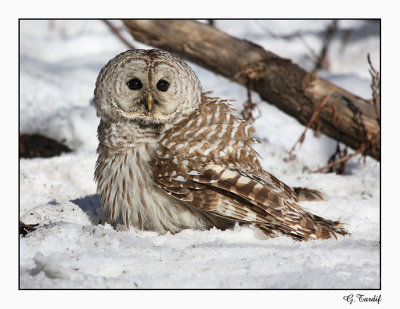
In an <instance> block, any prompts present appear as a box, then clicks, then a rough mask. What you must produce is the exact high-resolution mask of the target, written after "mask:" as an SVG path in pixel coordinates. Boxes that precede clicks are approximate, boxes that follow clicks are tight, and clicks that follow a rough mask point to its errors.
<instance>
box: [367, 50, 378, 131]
mask: <svg viewBox="0 0 400 309" xmlns="http://www.w3.org/2000/svg"><path fill="white" fill-rule="evenodd" d="M367 59H368V64H369V67H370V69H369V74H371V77H372V84H371V89H372V101H373V103H374V106H375V111H376V115H377V117H378V122H379V124H380V123H381V100H380V87H379V86H380V83H381V79H380V74H379V72H377V71H376V70H375V68H374V66H373V65H372V61H371V58H370V55H369V54H368V55H367Z"/></svg>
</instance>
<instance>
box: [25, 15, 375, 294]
mask: <svg viewBox="0 0 400 309" xmlns="http://www.w3.org/2000/svg"><path fill="white" fill-rule="evenodd" d="M329 23H330V21H327V20H320V21H319V20H308V21H301V20H293V21H292V20H284V21H282V20H281V21H273V20H270V21H262V20H257V21H246V20H240V21H239V20H226V21H217V27H218V28H220V29H222V30H224V31H226V32H228V33H230V34H231V35H234V36H237V37H240V38H246V39H248V40H251V41H253V42H255V43H257V44H259V45H262V46H263V47H264V48H266V49H269V50H271V51H272V52H274V53H276V54H279V55H281V56H283V57H287V58H290V59H292V60H293V61H294V62H296V63H298V64H299V65H300V66H302V67H304V68H306V69H310V68H312V62H311V61H310V59H311V58H310V52H309V48H308V47H306V46H305V44H304V41H303V40H302V39H299V38H298V37H296V36H293V34H294V33H296V32H301V33H303V39H304V40H305V41H306V42H307V44H308V45H309V46H310V47H312V48H313V49H314V50H316V51H319V49H320V48H321V42H322V41H321V38H322V36H321V33H322V31H323V30H324V29H325V27H326V26H327V25H329ZM339 27H340V29H341V30H343V31H344V30H352V31H351V32H350V38H349V39H348V41H347V43H346V44H345V45H344V44H342V41H341V40H340V39H339V38H335V40H334V41H333V43H332V49H331V51H330V61H331V71H330V72H322V73H321V74H320V75H321V76H323V77H324V78H326V79H329V80H331V81H333V82H334V83H336V84H338V85H340V86H342V87H344V88H346V89H347V90H349V91H352V92H354V93H355V94H357V95H359V96H361V97H364V98H371V90H370V78H369V73H368V64H367V59H366V54H367V53H370V55H371V59H372V62H373V63H374V66H375V68H377V70H379V69H380V64H379V57H380V55H379V53H380V46H379V24H369V23H366V22H364V21H350V20H347V21H343V22H342V21H341V22H339ZM266 29H267V30H269V31H270V33H269V32H268V31H266ZM20 31H21V32H20V89H21V92H20V132H21V133H40V134H43V135H45V136H48V137H51V138H54V139H56V140H58V141H60V142H64V143H65V144H66V145H67V146H68V147H70V148H71V149H73V150H74V151H73V152H71V153H68V154H62V155H61V156H58V157H53V158H48V159H42V158H37V159H20V219H21V220H22V221H23V222H25V223H27V224H34V223H40V226H39V228H38V229H37V230H36V231H35V232H32V233H29V234H28V235H27V236H26V237H21V238H20V261H19V262H20V287H21V288H23V289H25V288H133V289H135V288H263V289H269V288H274V289H281V288H297V289H299V288H306V289H308V288H323V289H325V288H335V289H377V288H379V287H380V164H379V162H377V161H375V160H373V159H371V158H367V160H366V162H365V164H364V162H363V160H359V159H358V158H354V159H352V160H351V162H349V164H348V168H347V171H346V174H345V175H336V174H322V173H310V172H308V171H310V170H311V171H312V170H315V169H317V168H318V167H321V166H323V165H325V164H326V162H327V160H328V158H329V157H330V155H331V154H332V153H333V152H334V150H335V149H336V142H335V141H333V140H331V139H330V138H328V137H326V136H323V135H322V136H320V137H318V138H316V137H314V136H313V133H312V132H308V133H307V136H306V139H305V142H304V143H303V145H301V146H300V147H298V148H297V149H296V151H295V152H294V154H295V157H294V158H291V159H289V155H288V151H289V150H290V148H291V147H292V146H293V144H294V143H295V142H296V140H297V139H298V137H299V136H300V135H301V133H302V132H303V130H304V127H303V126H302V125H300V124H299V123H298V122H297V121H296V120H295V119H293V118H291V117H289V116H288V115H286V114H284V113H283V112H281V111H279V110H278V109H277V108H276V107H274V106H272V105H269V104H266V103H261V100H260V98H259V97H258V95H257V94H256V93H253V94H252V97H253V101H255V102H260V104H258V108H259V114H260V117H259V118H258V119H257V120H256V123H255V128H256V138H257V139H259V140H261V141H262V142H263V143H262V144H260V145H257V147H256V150H257V152H258V153H259V154H260V155H261V156H262V157H263V158H264V160H263V166H264V168H265V169H266V170H268V171H270V172H272V173H273V174H274V175H275V176H277V177H278V178H280V179H282V180H283V181H285V182H286V183H288V184H290V185H292V186H305V187H310V188H315V189H319V190H322V191H323V192H324V193H325V194H326V195H327V197H328V200H327V201H321V202H313V203H311V202H308V203H302V205H303V206H304V208H306V209H308V210H310V211H312V212H313V213H315V214H317V215H320V216H323V217H326V218H330V219H335V220H341V221H342V222H344V223H345V224H346V225H345V227H346V228H347V230H348V231H349V232H350V233H351V234H352V235H351V236H349V237H342V238H340V239H339V240H338V241H336V240H327V241H309V242H295V241H293V240H292V239H290V238H288V237H285V236H282V237H278V238H274V239H270V238H268V237H267V236H265V235H264V234H263V233H262V232H260V231H258V230H257V229H255V228H253V227H251V226H239V225H236V226H235V227H234V228H233V229H231V230H226V231H220V230H218V229H215V228H214V229H211V230H208V231H194V230H184V231H182V232H180V233H178V234H175V235H171V234H165V235H159V234H157V233H156V232H151V231H139V230H136V229H131V230H129V231H126V230H124V229H122V228H121V229H119V228H117V229H114V228H113V227H112V226H111V225H109V224H108V223H105V219H106V215H105V214H104V213H103V211H102V209H101V205H100V202H99V201H98V197H97V195H96V194H95V193H96V185H95V183H94V180H93V172H94V165H95V160H96V154H95V150H96V147H97V138H96V128H97V125H98V122H99V120H98V118H97V117H96V112H95V109H94V106H93V103H92V98H93V89H94V83H95V80H96V77H97V74H98V72H99V70H100V69H101V67H102V66H103V65H104V64H105V63H106V62H107V61H108V60H109V59H111V58H112V57H114V56H115V55H116V54H118V53H120V52H122V51H124V50H126V47H125V46H124V45H122V43H121V42H120V41H118V39H116V38H115V37H114V36H113V35H112V34H111V33H110V32H109V30H108V28H107V27H106V26H105V24H104V23H102V22H101V21H96V20H83V21H73V20H63V21H55V20H53V21H45V20H34V21H28V20H23V21H21V24H20ZM362 31H364V32H367V33H368V35H367V36H364V37H363V36H361V33H362ZM271 33H273V35H271ZM126 37H127V38H128V39H130V37H129V35H127V34H126ZM133 44H134V45H135V46H137V47H146V46H144V45H143V44H140V43H139V42H133ZM191 65H192V67H193V68H194V70H195V72H196V73H197V74H198V76H199V78H200V81H201V82H202V85H203V89H204V90H205V91H208V90H212V91H213V92H212V95H213V96H220V97H222V98H226V99H232V100H235V101H234V102H232V103H233V105H234V106H235V107H236V109H237V110H238V112H240V110H241V106H242V103H243V102H244V101H245V100H246V90H245V89H244V88H243V87H241V86H239V85H237V84H235V83H233V82H231V81H229V80H227V79H225V78H223V77H221V76H217V75H215V74H213V73H211V72H209V71H207V70H205V69H203V68H201V67H199V66H196V65H194V64H191Z"/></svg>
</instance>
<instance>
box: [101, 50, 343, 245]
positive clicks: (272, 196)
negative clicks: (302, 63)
mask: <svg viewBox="0 0 400 309" xmlns="http://www.w3.org/2000/svg"><path fill="white" fill-rule="evenodd" d="M132 80H135V81H136V80H140V84H141V87H140V88H139V87H136V86H135V87H127V85H128V84H129V82H131V81H132ZM161 81H162V82H167V84H168V87H167V90H165V87H159V86H160V82H161ZM135 85H137V84H135ZM129 86H131V84H130V85H129ZM164 86H165V83H164ZM129 88H134V90H132V89H129ZM137 88H139V89H137ZM160 89H161V90H160ZM146 98H147V100H146ZM149 98H150V99H149ZM153 102H156V104H155V105H154V106H153ZM95 105H96V109H97V112H98V115H99V116H100V117H101V122H100V125H99V129H98V136H99V140H100V143H99V148H98V153H99V157H98V160H97V165H96V172H95V178H96V181H97V183H98V193H99V195H100V200H101V202H102V204H103V207H104V208H105V209H106V210H107V211H108V212H109V219H110V221H111V222H117V221H122V222H124V223H125V224H126V226H127V227H129V225H130V224H132V225H134V226H136V227H139V228H141V229H149V230H156V231H159V232H161V233H163V232H166V231H170V232H173V233H174V232H179V231H181V230H182V229H185V228H194V229H207V228H211V227H212V226H216V227H218V228H221V229H224V228H227V227H230V226H232V225H233V223H234V222H236V221H238V222H242V223H249V224H253V225H255V226H257V227H258V228H260V229H261V230H262V231H264V232H265V233H266V234H268V235H270V236H276V235H277V232H279V233H283V234H286V235H288V236H290V237H292V238H294V239H297V240H307V239H312V238H318V239H326V238H330V237H332V236H333V237H336V236H337V234H342V235H344V234H346V232H345V230H344V229H343V228H342V227H341V224H340V223H339V222H335V221H330V220H326V219H323V218H321V217H318V216H316V215H313V214H311V213H309V212H307V211H305V210H303V209H301V207H300V206H299V205H298V201H299V197H302V198H307V195H309V197H311V198H320V197H321V196H319V193H318V192H317V191H313V190H308V189H304V188H292V187H290V186H287V185H286V184H284V183H283V182H281V181H279V180H278V179H277V178H275V177H274V176H272V175H271V174H269V173H268V172H266V171H264V170H263V169H262V167H261V165H260V162H259V160H258V157H259V156H258V154H257V153H256V152H255V151H254V150H253V148H252V144H253V143H254V142H255V141H254V139H253V138H252V135H253V133H254V129H253V128H252V127H251V126H250V125H249V124H247V123H246V122H245V121H243V120H242V119H239V118H238V117H236V116H234V115H233V114H232V112H231V109H230V106H229V104H228V103H227V102H226V101H224V100H219V99H217V98H210V97H206V96H202V94H201V86H200V83H199V81H198V79H197V77H196V75H195V74H194V72H193V71H192V70H191V69H190V67H189V66H188V65H187V64H185V63H184V62H183V61H182V60H180V59H178V58H176V57H174V56H172V55H171V54H169V53H167V52H162V51H157V50H150V51H144V50H136V51H128V52H125V53H123V54H120V55H118V56H117V57H116V58H114V59H113V60H111V61H110V62H109V63H108V64H107V65H106V66H105V67H104V68H103V70H102V71H101V72H100V75H99V78H98V80H97V83H96V90H95Z"/></svg>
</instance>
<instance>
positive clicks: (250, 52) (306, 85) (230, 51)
mask: <svg viewBox="0 0 400 309" xmlns="http://www.w3.org/2000/svg"><path fill="white" fill-rule="evenodd" d="M124 23H125V25H126V27H127V28H128V31H129V32H130V33H131V34H132V36H133V37H134V39H135V40H137V41H140V42H143V43H145V44H148V45H151V46H154V47H157V48H161V49H164V50H168V51H170V52H173V53H175V54H177V55H179V56H181V57H183V58H186V59H188V60H190V61H193V62H194V63H196V64H199V65H201V66H203V67H205V68H207V69H209V70H211V71H213V72H215V73H218V74H221V75H223V76H225V77H227V78H229V79H231V80H234V81H236V82H238V83H240V84H242V85H244V86H246V83H247V82H248V81H247V80H246V79H245V78H243V77H242V76H243V74H241V73H242V72H243V71H246V70H250V71H253V72H256V73H257V74H255V78H250V82H249V83H250V86H251V88H252V89H253V90H254V91H256V92H258V94H259V95H260V97H261V98H262V99H263V100H265V101H267V102H269V103H271V104H274V105H275V106H277V107H278V108H279V109H281V110H282V111H284V112H286V113H287V114H289V115H291V116H293V117H295V118H296V119H297V120H299V121H300V122H301V123H302V124H304V125H307V123H308V122H309V120H310V118H311V116H312V114H313V111H314V110H315V106H316V105H317V104H319V102H321V100H323V98H324V97H326V96H327V95H328V94H329V92H330V91H331V89H332V87H335V91H334V92H333V93H332V95H331V96H330V97H329V98H328V101H327V103H326V108H324V109H322V110H321V111H320V113H319V115H318V117H319V119H320V121H321V128H320V131H321V132H322V133H324V134H326V135H328V136H330V137H332V138H334V139H335V140H337V141H340V142H342V143H344V144H346V145H348V146H349V147H351V148H353V149H355V150H358V149H360V147H361V145H362V144H364V145H367V146H366V147H363V148H364V149H365V150H364V151H365V153H364V154H366V155H369V156H371V157H373V158H375V159H376V160H380V133H379V132H380V127H379V124H378V122H377V119H376V118H377V117H376V113H375V109H374V106H373V105H372V104H370V103H368V102H367V101H366V100H364V99H362V98H360V97H358V96H356V95H354V94H352V93H350V92H348V91H346V90H344V89H342V88H340V87H337V86H335V85H333V84H332V83H330V82H329V81H327V80H324V79H321V78H318V77H317V76H316V74H310V73H307V72H306V71H304V70H303V69H302V68H300V67H299V66H298V65H296V64H294V63H292V62H291V61H290V60H288V59H284V58H281V57H279V56H277V55H275V54H273V53H272V52H269V51H267V50H265V49H263V48H262V47H261V46H258V45H256V44H253V43H251V42H249V41H246V40H240V39H237V38H234V37H232V36H230V35H228V34H226V33H224V32H222V31H220V30H218V29H216V28H214V27H210V26H209V25H207V24H203V23H199V22H196V21H192V20H125V21H124ZM333 104H335V107H334V108H335V117H332V106H333ZM328 107H329V108H328Z"/></svg>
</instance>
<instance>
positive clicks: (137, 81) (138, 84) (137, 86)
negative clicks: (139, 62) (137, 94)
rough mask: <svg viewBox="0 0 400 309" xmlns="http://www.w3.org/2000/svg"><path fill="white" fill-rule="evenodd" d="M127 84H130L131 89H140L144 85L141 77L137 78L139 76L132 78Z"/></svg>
mask: <svg viewBox="0 0 400 309" xmlns="http://www.w3.org/2000/svg"><path fill="white" fill-rule="evenodd" d="M127 85H128V88H129V89H130V90H139V89H142V87H143V84H142V82H141V81H140V79H137V78H133V79H131V80H130V81H129V82H128V83H127Z"/></svg>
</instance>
